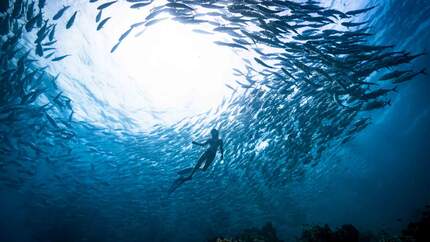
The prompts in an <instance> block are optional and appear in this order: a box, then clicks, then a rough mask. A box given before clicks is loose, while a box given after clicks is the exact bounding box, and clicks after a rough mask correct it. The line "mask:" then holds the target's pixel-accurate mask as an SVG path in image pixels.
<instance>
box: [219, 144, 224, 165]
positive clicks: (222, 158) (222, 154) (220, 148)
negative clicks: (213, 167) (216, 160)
mask: <svg viewBox="0 0 430 242" xmlns="http://www.w3.org/2000/svg"><path fill="white" fill-rule="evenodd" d="M219 151H220V152H221V160H224V148H223V147H222V140H221V141H220V144H219Z"/></svg>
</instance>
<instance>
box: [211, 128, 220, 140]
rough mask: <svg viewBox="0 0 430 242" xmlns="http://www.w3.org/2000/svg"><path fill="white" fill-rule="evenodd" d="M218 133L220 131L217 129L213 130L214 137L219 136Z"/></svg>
mask: <svg viewBox="0 0 430 242" xmlns="http://www.w3.org/2000/svg"><path fill="white" fill-rule="evenodd" d="M218 134H219V132H218V130H217V129H212V130H211V135H212V138H218Z"/></svg>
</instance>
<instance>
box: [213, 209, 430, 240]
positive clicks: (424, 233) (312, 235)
mask: <svg viewBox="0 0 430 242" xmlns="http://www.w3.org/2000/svg"><path fill="white" fill-rule="evenodd" d="M296 241H297V242H429V241H430V205H427V206H426V209H425V210H424V211H423V212H422V215H421V218H420V219H419V220H418V221H416V222H411V223H409V224H408V226H407V227H406V228H405V229H404V230H403V231H402V233H401V234H400V236H393V235H389V234H387V233H385V232H381V233H379V234H365V233H360V231H358V230H357V229H356V228H355V227H354V226H353V225H352V224H345V225H342V226H341V227H340V228H337V229H336V230H332V229H331V228H330V227H329V226H328V225H324V226H321V225H313V226H309V227H307V228H304V229H303V232H302V234H301V236H300V237H299V238H297V239H296ZM208 242H282V240H279V239H278V237H277V235H276V230H275V228H274V227H273V225H272V224H271V223H267V224H266V225H264V226H263V228H262V229H256V228H252V229H245V230H243V231H242V232H241V233H240V234H239V235H238V236H236V237H233V238H230V239H226V238H223V237H219V238H215V239H212V240H209V241H208Z"/></svg>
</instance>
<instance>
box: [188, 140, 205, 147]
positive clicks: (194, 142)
mask: <svg viewBox="0 0 430 242" xmlns="http://www.w3.org/2000/svg"><path fill="white" fill-rule="evenodd" d="M191 143H193V145H198V146H205V145H207V144H208V142H207V141H206V142H204V143H199V142H196V141H193V142H191Z"/></svg>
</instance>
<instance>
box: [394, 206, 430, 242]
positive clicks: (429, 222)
mask: <svg viewBox="0 0 430 242" xmlns="http://www.w3.org/2000/svg"><path fill="white" fill-rule="evenodd" d="M400 239H401V241H402V242H429V241H430V205H427V206H426V209H425V210H424V212H422V214H421V219H420V220H419V221H417V222H411V223H409V224H408V227H407V228H405V229H404V230H403V231H402V234H401V236H400Z"/></svg>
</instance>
